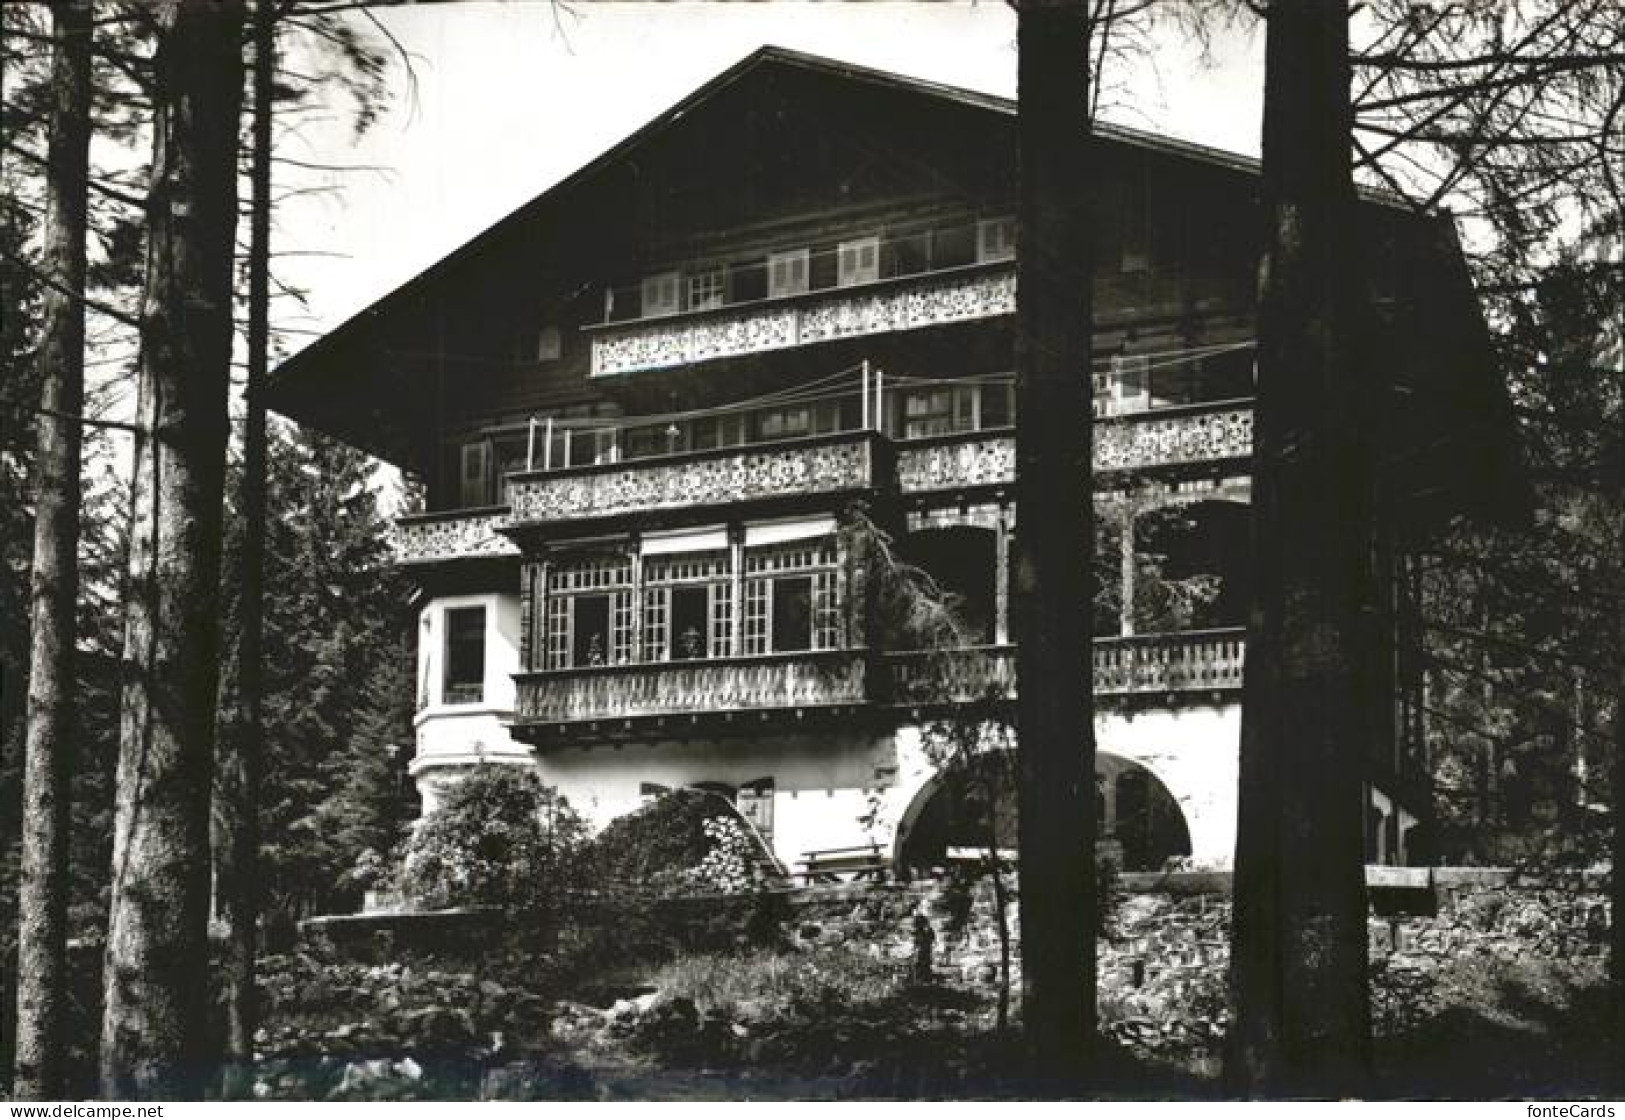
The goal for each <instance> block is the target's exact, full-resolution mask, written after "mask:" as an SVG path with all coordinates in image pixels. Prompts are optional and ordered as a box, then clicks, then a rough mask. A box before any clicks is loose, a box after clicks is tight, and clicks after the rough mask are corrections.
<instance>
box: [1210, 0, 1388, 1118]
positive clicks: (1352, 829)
mask: <svg viewBox="0 0 1625 1120" xmlns="http://www.w3.org/2000/svg"><path fill="white" fill-rule="evenodd" d="M1347 20H1348V17H1347V6H1346V5H1345V4H1344V3H1343V2H1342V0H1275V2H1274V3H1272V4H1271V6H1270V9H1269V15H1268V28H1269V30H1268V42H1267V47H1266V59H1265V65H1266V78H1265V95H1264V172H1263V190H1264V219H1265V223H1266V229H1265V237H1266V255H1265V260H1264V267H1263V274H1262V283H1261V291H1260V307H1259V325H1258V403H1257V413H1256V418H1255V421H1254V424H1255V440H1256V445H1255V452H1254V467H1253V511H1254V512H1253V518H1254V521H1253V549H1254V563H1255V574H1254V579H1253V587H1254V588H1255V592H1254V594H1255V601H1254V604H1253V608H1252V615H1251V618H1250V620H1249V626H1248V639H1247V640H1248V646H1247V680H1246V688H1245V694H1244V705H1243V708H1242V737H1241V763H1240V791H1239V794H1240V804H1239V821H1238V826H1237V839H1236V868H1235V898H1234V903H1235V911H1234V926H1233V933H1232V937H1233V942H1232V956H1231V959H1232V964H1231V985H1232V991H1231V996H1232V1001H1233V1009H1234V1016H1233V1020H1232V1021H1233V1026H1232V1028H1231V1037H1230V1039H1229V1048H1228V1053H1227V1055H1226V1059H1227V1061H1226V1073H1227V1076H1228V1078H1229V1080H1230V1082H1231V1086H1232V1088H1233V1089H1234V1090H1235V1091H1238V1092H1242V1093H1251V1094H1259V1093H1271V1094H1273V1093H1303V1094H1314V1095H1320V1094H1327V1095H1338V1094H1345V1093H1353V1092H1356V1091H1357V1090H1358V1089H1359V1087H1360V1086H1361V1085H1362V1084H1363V1083H1364V1081H1365V1077H1366V1073H1367V1070H1368V1067H1369V1050H1370V1021H1369V1019H1370V1014H1369V1009H1368V1006H1367V988H1366V968H1367V962H1366V952H1367V950H1366V908H1365V888H1364V873H1363V867H1362V864H1363V832H1364V809H1363V804H1362V802H1363V800H1364V796H1365V794H1364V788H1363V785H1362V780H1363V763H1364V760H1365V757H1366V752H1367V749H1368V740H1369V739H1370V736H1371V735H1372V734H1373V732H1374V722H1373V721H1374V720H1375V719H1377V718H1380V713H1379V712H1377V711H1376V710H1375V708H1374V707H1373V705H1375V704H1376V703H1378V702H1379V700H1380V699H1381V698H1379V697H1376V696H1374V695H1372V694H1371V692H1370V673H1369V665H1368V658H1369V651H1368V646H1369V644H1370V641H1371V634H1370V633H1369V632H1368V631H1367V629H1366V626H1367V622H1366V619H1368V618H1369V617H1372V615H1371V613H1370V612H1371V605H1372V603H1373V590H1372V584H1373V581H1372V574H1371V570H1370V559H1369V558H1370V555H1371V543H1372V536H1373V535H1372V524H1371V518H1372V515H1371V510H1372V508H1373V500H1372V494H1371V481H1370V479H1371V469H1370V463H1369V455H1370V453H1369V447H1368V445H1369V442H1370V437H1369V429H1370V425H1369V419H1368V417H1369V410H1370V400H1369V398H1370V396H1371V395H1372V394H1371V393H1370V392H1369V391H1368V390H1367V389H1366V387H1365V386H1363V385H1362V383H1361V379H1362V377H1363V374H1364V372H1365V371H1364V370H1363V369H1362V367H1361V365H1360V363H1359V362H1357V361H1356V360H1355V356H1354V354H1353V353H1352V347H1353V343H1354V340H1355V338H1356V334H1355V332H1354V322H1353V315H1354V311H1355V309H1356V306H1357V305H1356V303H1355V299H1354V293H1355V290H1356V289H1355V286H1354V285H1355V275H1354V274H1355V273H1356V271H1357V267H1356V264H1355V257H1354V248H1355V246H1354V242H1353V241H1352V239H1351V238H1350V237H1349V229H1350V225H1351V220H1352V217H1353V202H1354V191H1353V185H1352V179H1351V173H1350V157H1349V150H1350V131H1349V130H1350V111H1349V69H1348V22H1347Z"/></svg>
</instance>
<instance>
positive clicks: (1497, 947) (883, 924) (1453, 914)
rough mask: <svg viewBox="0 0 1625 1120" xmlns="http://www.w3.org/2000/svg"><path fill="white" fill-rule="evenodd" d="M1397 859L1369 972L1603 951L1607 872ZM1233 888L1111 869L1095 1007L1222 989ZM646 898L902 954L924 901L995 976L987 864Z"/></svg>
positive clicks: (369, 929) (1382, 896) (347, 937)
mask: <svg viewBox="0 0 1625 1120" xmlns="http://www.w3.org/2000/svg"><path fill="white" fill-rule="evenodd" d="M1405 870H1406V871H1408V872H1410V874H1408V875H1406V876H1403V877H1399V878H1400V879H1401V880H1402V881H1401V884H1400V885H1397V886H1395V885H1386V886H1380V885H1374V886H1373V887H1372V888H1371V890H1370V896H1371V910H1370V919H1369V922H1368V930H1369V935H1370V947H1371V959H1372V962H1373V969H1374V971H1383V970H1386V971H1389V972H1397V971H1405V970H1418V969H1426V968H1428V967H1429V966H1430V965H1435V964H1437V963H1439V962H1441V961H1444V960H1447V959H1459V958H1461V957H1464V956H1470V955H1473V954H1478V955H1491V956H1509V957H1531V956H1533V957H1545V958H1551V959H1567V960H1573V959H1575V958H1581V957H1587V956H1599V957H1600V956H1602V955H1604V954H1605V953H1606V952H1607V946H1608V930H1609V923H1610V920H1611V915H1610V912H1609V904H1608V900H1607V895H1606V893H1605V885H1604V882H1603V880H1602V879H1601V878H1600V877H1598V876H1596V875H1592V874H1586V875H1574V876H1571V877H1569V878H1559V877H1553V876H1520V875H1516V874H1513V873H1511V872H1507V871H1497V870H1481V869H1450V868H1438V869H1432V870H1429V869H1426V868H1421V869H1405ZM1004 881H1005V887H1006V890H1007V892H1008V898H1007V910H1006V917H1007V928H1008V938H1009V943H1010V950H1011V958H1012V959H1011V968H1012V979H1013V980H1016V981H1019V978H1020V929H1019V922H1018V919H1017V899H1016V892H1017V884H1016V877H1015V875H1014V874H1006V875H1005V877H1004ZM1228 892H1229V876H1228V875H1223V874H1184V875H1167V876H1162V875H1159V876H1151V875H1143V876H1124V877H1123V879H1122V880H1121V881H1120V882H1118V883H1117V884H1115V885H1114V886H1113V888H1112V889H1111V891H1110V895H1109V905H1108V914H1107V921H1106V925H1105V930H1104V932H1103V935H1102V937H1101V940H1100V942H1099V958H1098V959H1099V970H1100V990H1101V1003H1102V1008H1103V1011H1108V1012H1111V1013H1112V1014H1113V1015H1116V1016H1120V1017H1127V1018H1134V1017H1136V1016H1142V1015H1143V1016H1151V1017H1154V1016H1155V1015H1156V1014H1157V1013H1158V1012H1159V1010H1160V1009H1161V1007H1162V1006H1163V1005H1164V1004H1166V1003H1169V1002H1182V1003H1190V1002H1195V1003H1197V1004H1201V1003H1203V1002H1204V1001H1211V1000H1212V999H1219V1002H1220V1003H1222V998H1220V997H1222V988H1223V983H1224V975H1225V972H1226V968H1227V965H1228V962H1229V939H1230V898H1229V893H1228ZM648 906H649V907H650V910H649V911H648V912H647V913H646V916H645V920H646V922H647V924H648V925H649V926H650V928H653V929H656V930H658V931H661V933H662V935H663V936H665V937H667V938H668V939H669V940H670V941H672V942H675V943H676V944H680V945H683V946H686V947H690V948H694V949H716V948H722V947H726V946H728V945H730V944H733V943H743V942H744V941H746V940H747V935H748V938H749V939H751V940H755V941H757V942H758V943H759V942H760V941H761V940H762V939H763V938H764V937H768V936H772V935H774V934H776V935H777V936H778V937H780V938H782V940H784V941H785V942H787V943H788V944H790V945H791V946H795V947H803V948H810V947H814V946H821V945H834V944H847V945H852V946H857V947H860V948H862V949H863V950H864V951H866V952H870V953H873V954H875V955H877V956H885V957H888V958H890V959H893V960H898V961H903V960H912V959H914V958H915V955H916V953H917V952H918V950H919V932H918V927H917V925H916V922H915V918H916V916H923V917H924V918H925V919H926V921H927V922H928V923H929V925H930V929H931V941H932V945H931V948H932V959H933V965H934V969H935V971H936V973H937V975H938V976H939V977H941V978H943V979H947V980H952V981H957V982H964V983H972V984H992V983H996V982H997V979H998V975H999V966H1000V959H1001V949H1000V937H999V925H998V921H997V913H998V906H997V902H996V894H995V890H994V887H993V883H992V881H991V879H990V878H989V877H987V876H985V875H984V876H981V877H977V878H974V879H945V880H932V881H928V882H917V883H863V884H844V885H837V886H821V887H808V888H803V889H800V890H788V891H780V892H772V893H771V894H769V895H765V896H758V895H732V896H707V897H692V898H677V899H665V900H659V901H651V902H650V903H648ZM624 912H625V907H624V906H621V907H616V906H607V907H605V908H604V909H603V913H602V914H601V915H599V918H598V919H596V920H595V919H594V918H592V917H587V918H586V919H585V924H586V925H588V926H593V925H596V924H605V925H613V924H614V923H616V922H618V921H619V922H624V920H625V913H624ZM482 923H496V924H500V917H499V916H497V915H490V916H488V917H482V916H481V915H479V914H477V913H474V912H467V911H464V912H455V913H454V912H446V913H442V914H438V915H436V914H416V915H411V914H401V915H361V916H356V917H352V918H346V919H337V920H326V921H323V922H312V923H307V925H306V932H307V934H318V933H319V934H322V935H325V936H327V937H329V938H332V939H333V940H335V941H340V942H345V943H347V944H349V945H351V946H354V947H356V948H357V949H358V948H359V946H360V945H361V944H363V943H368V942H372V941H375V940H377V939H379V938H384V937H387V939H388V940H389V941H390V942H391V943H394V944H403V945H404V944H409V943H416V942H418V941H423V942H425V943H435V942H437V940H439V939H443V938H444V937H445V936H447V934H448V931H449V933H450V935H451V936H453V937H454V938H455V939H456V940H457V941H458V942H460V943H462V944H465V945H467V944H474V943H477V942H478V933H477V930H476V929H475V928H473V927H477V926H481V925H482ZM419 925H422V927H423V928H421V929H419V928H417V927H418V926H419ZM318 926H319V927H320V928H319V929H318V928H317V927H318ZM408 927H410V928H408ZM352 951H355V950H354V949H352ZM1215 993H1217V994H1215Z"/></svg>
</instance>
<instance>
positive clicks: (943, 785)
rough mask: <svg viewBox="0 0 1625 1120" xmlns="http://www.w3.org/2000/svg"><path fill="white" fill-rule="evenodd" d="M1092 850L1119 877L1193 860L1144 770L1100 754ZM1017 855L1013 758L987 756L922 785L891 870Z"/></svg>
mask: <svg viewBox="0 0 1625 1120" xmlns="http://www.w3.org/2000/svg"><path fill="white" fill-rule="evenodd" d="M1095 810H1096V812H1095V819H1096V822H1097V850H1098V852H1099V855H1100V856H1101V857H1102V858H1106V859H1110V860H1111V861H1112V862H1114V863H1115V864H1117V866H1118V867H1119V868H1120V869H1121V870H1124V871H1158V870H1161V869H1162V868H1163V867H1164V866H1166V864H1167V862H1168V861H1169V860H1170V859H1175V858H1180V857H1185V856H1189V855H1190V854H1191V835H1190V828H1189V825H1188V823H1187V822H1186V820H1185V816H1184V813H1183V812H1181V810H1180V807H1179V803H1178V802H1177V801H1176V800H1175V799H1174V796H1173V794H1172V793H1170V792H1169V790H1168V787H1167V786H1166V785H1164V784H1163V782H1162V780H1161V779H1159V778H1158V777H1157V776H1156V775H1155V774H1154V773H1152V771H1151V770H1150V769H1149V768H1147V767H1146V766H1144V765H1142V764H1140V763H1138V762H1135V761H1133V760H1131V759H1127V758H1123V757H1121V756H1119V755H1115V754H1111V753H1108V752H1106V751H1098V752H1097V753H1096V756H1095ZM990 843H991V844H992V845H993V846H995V847H997V848H998V849H1000V850H1001V851H1006V852H1013V851H1014V850H1015V848H1016V807H1015V773H1014V760H1013V757H1012V756H1011V755H1010V754H1009V753H1008V752H1004V751H990V752H987V753H985V754H980V755H977V756H976V757H975V758H973V759H971V760H969V761H968V762H966V763H964V764H962V765H959V766H956V767H954V768H953V769H952V770H951V771H949V772H946V773H937V774H934V775H932V776H931V777H930V778H929V779H927V780H926V781H925V783H924V784H923V785H921V787H920V788H919V790H918V791H916V793H915V794H914V796H913V798H912V799H911V800H910V801H909V803H908V806H907V808H906V809H904V811H903V813H902V815H901V817H899V818H898V823H897V830H896V832H895V834H894V837H893V843H892V863H893V866H894V867H895V868H896V869H897V871H898V873H899V874H900V875H904V876H908V875H911V874H920V873H929V872H931V871H934V870H936V869H938V868H942V867H945V866H946V865H947V864H948V863H950V862H951V859H950V856H951V855H953V854H954V853H956V852H962V851H963V850H965V849H971V850H975V851H977V852H985V851H986V850H987V848H988V847H989V845H990Z"/></svg>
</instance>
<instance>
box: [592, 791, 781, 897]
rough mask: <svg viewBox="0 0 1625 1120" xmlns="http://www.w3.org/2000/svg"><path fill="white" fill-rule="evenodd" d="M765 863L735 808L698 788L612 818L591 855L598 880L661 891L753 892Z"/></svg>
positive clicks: (656, 800)
mask: <svg viewBox="0 0 1625 1120" xmlns="http://www.w3.org/2000/svg"><path fill="white" fill-rule="evenodd" d="M765 860H766V853H764V852H763V851H762V850H761V845H760V844H759V843H758V842H757V841H756V838H755V836H754V835H752V834H751V832H750V831H749V830H748V829H747V828H746V827H745V825H744V824H743V823H742V822H741V820H740V818H739V815H738V811H737V810H735V809H734V807H733V806H732V805H731V804H729V803H728V802H727V801H726V800H724V799H723V798H721V797H719V796H718V795H716V794H714V793H708V792H706V791H705V790H698V789H679V790H672V791H671V792H669V793H664V794H661V795H660V796H659V797H657V798H655V799H654V800H653V801H651V802H649V803H648V804H647V805H644V806H642V807H641V808H639V809H637V810H636V811H634V812H631V813H628V814H627V815H626V816H623V817H619V818H617V819H616V820H614V821H611V822H610V823H609V825H608V826H607V827H606V828H605V829H604V830H603V832H601V833H599V834H598V837H597V839H595V840H594V841H593V842H592V845H591V854H590V862H591V865H592V868H593V874H594V878H595V881H597V882H598V883H600V884H602V885H605V886H610V885H614V886H619V887H637V888H641V889H648V890H654V891H656V892H660V893H667V894H681V893H687V892H689V891H692V890H705V891H720V892H734V891H743V890H749V889H753V888H758V887H760V886H761V885H762V881H761V880H762V875H761V868H762V865H763V863H764V862H765Z"/></svg>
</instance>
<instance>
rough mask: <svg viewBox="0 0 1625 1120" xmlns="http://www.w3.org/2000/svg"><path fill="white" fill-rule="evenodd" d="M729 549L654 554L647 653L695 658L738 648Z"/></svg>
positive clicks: (646, 581)
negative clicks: (733, 638)
mask: <svg viewBox="0 0 1625 1120" xmlns="http://www.w3.org/2000/svg"><path fill="white" fill-rule="evenodd" d="M731 578H732V575H731V571H730V569H729V565H728V554H727V553H726V552H691V553H678V554H674V555H670V556H651V557H649V558H647V559H646V560H645V561H644V566H643V658H644V660H646V661H695V660H699V659H701V658H707V657H728V656H729V655H730V654H731V653H732V644H733V643H732V630H733V627H732V623H733V586H732V583H731Z"/></svg>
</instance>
